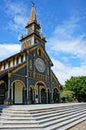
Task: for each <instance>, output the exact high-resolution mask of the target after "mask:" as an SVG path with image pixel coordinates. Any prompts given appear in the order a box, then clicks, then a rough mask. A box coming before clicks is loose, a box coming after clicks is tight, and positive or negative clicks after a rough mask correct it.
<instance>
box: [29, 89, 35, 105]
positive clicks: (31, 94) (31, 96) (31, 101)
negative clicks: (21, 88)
mask: <svg viewBox="0 0 86 130" xmlns="http://www.w3.org/2000/svg"><path fill="white" fill-rule="evenodd" d="M29 97H30V103H31V104H33V103H34V99H33V88H32V87H30V89H29Z"/></svg>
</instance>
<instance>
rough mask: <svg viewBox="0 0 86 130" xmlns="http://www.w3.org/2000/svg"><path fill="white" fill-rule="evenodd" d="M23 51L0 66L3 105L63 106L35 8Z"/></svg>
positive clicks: (0, 93) (0, 97)
mask: <svg viewBox="0 0 86 130" xmlns="http://www.w3.org/2000/svg"><path fill="white" fill-rule="evenodd" d="M26 30H27V34H26V36H23V35H22V37H21V39H20V42H21V51H20V52H19V53H17V54H15V55H13V56H11V57H8V58H7V59H5V60H3V61H1V62H0V104H36V103H39V104H42V103H44V104H46V103H58V102H60V86H61V85H60V83H59V81H58V79H57V77H56V76H55V74H54V73H53V71H52V69H51V68H52V66H53V63H52V61H51V59H50V57H49V56H48V54H47V52H46V50H45V44H46V39H45V36H44V35H43V34H42V32H41V27H40V24H39V23H38V21H37V17H36V11H35V8H34V6H32V9H31V13H30V18H29V21H28V23H27V25H26Z"/></svg>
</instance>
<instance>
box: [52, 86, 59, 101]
mask: <svg viewBox="0 0 86 130" xmlns="http://www.w3.org/2000/svg"><path fill="white" fill-rule="evenodd" d="M53 100H54V103H58V102H59V93H58V89H57V88H54V90H53Z"/></svg>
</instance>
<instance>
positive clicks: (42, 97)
mask: <svg viewBox="0 0 86 130" xmlns="http://www.w3.org/2000/svg"><path fill="white" fill-rule="evenodd" d="M41 103H46V90H45V89H44V88H42V89H41Z"/></svg>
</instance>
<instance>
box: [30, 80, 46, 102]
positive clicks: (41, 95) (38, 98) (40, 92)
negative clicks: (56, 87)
mask: <svg viewBox="0 0 86 130" xmlns="http://www.w3.org/2000/svg"><path fill="white" fill-rule="evenodd" d="M29 96H30V103H36V104H37V103H38V104H44V103H47V100H48V92H47V88H46V86H45V84H44V83H43V82H37V83H36V85H35V86H32V87H30V89H29ZM46 97H47V99H46Z"/></svg>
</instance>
